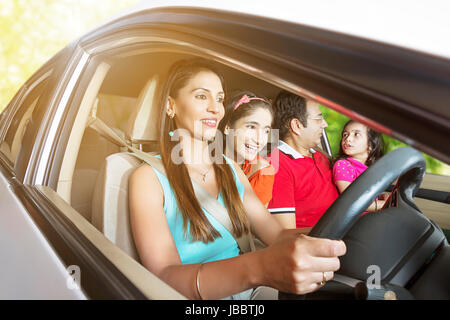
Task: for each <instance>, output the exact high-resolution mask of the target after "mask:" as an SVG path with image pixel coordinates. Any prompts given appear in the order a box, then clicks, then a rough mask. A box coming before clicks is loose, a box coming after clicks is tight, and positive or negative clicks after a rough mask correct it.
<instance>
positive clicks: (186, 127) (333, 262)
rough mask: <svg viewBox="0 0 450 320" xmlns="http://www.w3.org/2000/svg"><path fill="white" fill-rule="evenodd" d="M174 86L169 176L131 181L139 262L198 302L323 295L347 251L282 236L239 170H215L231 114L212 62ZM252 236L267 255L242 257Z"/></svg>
mask: <svg viewBox="0 0 450 320" xmlns="http://www.w3.org/2000/svg"><path fill="white" fill-rule="evenodd" d="M166 87H167V88H168V89H167V92H166V95H165V99H164V106H163V107H162V110H161V111H162V112H161V119H160V122H159V123H161V134H160V147H161V150H160V152H161V155H160V158H161V161H162V164H163V165H164V168H165V170H164V171H165V172H166V174H167V176H166V175H164V174H162V173H161V172H159V171H158V170H156V169H154V168H152V167H150V166H149V165H142V166H140V167H138V168H137V169H136V170H135V171H134V172H133V173H132V175H131V177H130V180H129V208H130V222H131V228H132V231H133V236H134V240H135V244H136V248H137V250H138V253H139V256H140V261H141V263H142V264H143V265H144V266H145V267H146V268H147V269H148V270H149V271H150V272H152V273H153V274H155V275H157V276H158V277H159V278H161V279H162V280H163V281H165V282H166V283H168V284H169V285H170V286H171V287H173V288H175V289H176V290H178V291H179V292H180V293H182V294H183V295H184V296H186V297H188V298H190V299H219V298H230V299H250V298H255V293H257V292H261V291H262V290H254V288H256V287H258V286H266V287H271V288H275V289H277V290H281V291H285V292H291V293H298V294H304V293H308V292H312V291H315V290H317V289H319V288H321V287H322V286H323V285H324V283H325V282H326V281H327V280H330V279H331V278H332V277H333V272H334V271H336V270H338V269H339V258H338V257H339V256H341V255H343V254H345V251H346V247H345V244H344V243H343V242H342V241H333V240H328V239H319V238H312V237H308V236H305V235H302V234H300V233H299V232H298V231H297V230H296V229H293V230H284V229H283V228H282V227H281V226H280V224H279V223H278V221H277V220H276V218H274V217H273V216H272V215H271V214H270V213H269V212H268V211H267V209H266V208H265V207H264V205H263V204H262V203H261V201H260V200H259V199H258V197H257V196H256V195H255V192H254V191H253V189H252V187H251V185H250V183H249V182H248V180H247V177H246V176H245V174H244V173H243V172H242V170H241V168H240V166H239V165H237V164H236V163H235V162H234V161H233V160H232V159H228V158H227V157H225V156H222V155H220V159H222V160H223V161H213V158H212V156H211V153H210V145H209V144H210V140H211V139H213V138H214V137H215V136H216V133H217V126H218V124H219V122H220V121H221V120H222V118H223V116H224V112H225V111H224V106H223V100H224V82H223V78H222V76H221V75H220V73H219V72H218V71H217V70H216V68H215V67H214V66H213V65H211V63H209V62H207V61H202V60H189V61H181V62H178V63H176V64H175V65H174V66H173V67H172V69H171V71H170V73H169V78H168V83H167V86H166ZM176 138H178V139H176ZM192 181H195V182H196V185H200V186H201V187H202V188H203V189H204V191H206V192H207V193H209V194H210V196H211V197H210V198H212V201H213V202H214V201H218V202H219V203H220V205H221V206H222V209H223V210H221V211H222V212H223V211H224V210H225V215H226V217H227V218H228V219H229V220H231V225H232V228H230V229H231V231H228V228H226V227H224V225H222V224H221V223H220V222H219V220H217V219H216V218H215V217H214V214H215V212H208V211H207V210H205V209H203V208H202V206H201V205H200V203H205V202H203V200H202V201H201V200H199V199H198V198H197V196H196V195H197V194H198V191H197V192H194V189H193V183H192ZM210 198H209V199H210ZM202 199H203V198H202ZM250 230H251V231H252V232H253V233H254V234H255V235H256V236H257V237H258V238H259V239H260V240H261V241H263V242H264V243H265V244H266V245H267V248H265V249H262V250H259V251H254V252H249V253H244V254H240V252H239V246H238V242H237V240H236V238H238V237H240V236H242V235H245V234H248V232H250ZM273 291H275V290H273ZM275 293H276V291H275ZM272 297H273V298H276V294H275V295H272ZM264 298H268V297H267V296H265V297H264Z"/></svg>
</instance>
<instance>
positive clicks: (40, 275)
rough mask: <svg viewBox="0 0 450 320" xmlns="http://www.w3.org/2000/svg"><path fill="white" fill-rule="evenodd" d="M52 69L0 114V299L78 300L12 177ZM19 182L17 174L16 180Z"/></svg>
mask: <svg viewBox="0 0 450 320" xmlns="http://www.w3.org/2000/svg"><path fill="white" fill-rule="evenodd" d="M53 72H54V65H53V64H50V65H47V66H46V67H44V68H42V69H41V70H40V71H39V72H37V74H35V75H34V76H33V77H32V79H30V80H29V81H28V82H27V83H26V84H25V85H24V86H23V88H21V89H20V90H19V93H18V94H17V96H16V98H14V99H13V100H12V103H10V104H9V106H8V108H7V109H6V110H5V111H4V112H3V113H2V115H3V116H2V118H3V119H2V132H3V135H2V138H1V140H0V141H1V149H0V205H1V210H0V254H1V257H2V272H1V274H0V282H1V283H2V286H1V288H0V299H83V298H84V294H83V292H82V291H81V290H78V289H74V288H75V287H76V282H74V281H72V280H73V279H75V277H77V275H74V277H69V273H68V270H67V266H66V265H64V264H63V263H62V261H61V260H60V258H59V257H58V255H57V254H56V253H55V251H54V249H53V248H52V246H51V244H50V243H49V242H48V241H47V239H46V237H45V236H44V235H43V234H42V232H41V230H40V229H39V228H38V227H37V226H36V224H35V223H34V221H33V219H32V218H31V217H30V214H29V208H28V207H27V203H26V202H24V201H23V200H24V198H26V191H25V187H24V185H23V184H22V181H21V179H20V178H18V172H20V171H21V168H26V167H27V165H28V161H29V156H27V152H26V150H27V149H28V148H30V147H32V146H33V145H34V143H35V142H36V141H35V140H34V139H33V137H32V136H30V135H29V134H27V132H28V133H29V132H31V131H33V130H34V129H36V128H38V127H39V126H40V125H44V123H43V122H40V121H39V120H38V119H39V111H40V108H41V107H42V105H43V104H44V103H45V102H44V101H45V97H46V93H47V92H50V91H51V87H52V73H53ZM19 176H20V174H19Z"/></svg>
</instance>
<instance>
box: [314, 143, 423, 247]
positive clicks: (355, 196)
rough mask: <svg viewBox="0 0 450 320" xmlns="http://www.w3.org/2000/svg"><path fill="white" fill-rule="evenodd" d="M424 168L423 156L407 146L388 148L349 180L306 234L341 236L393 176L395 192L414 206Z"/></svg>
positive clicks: (328, 236)
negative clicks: (348, 184) (346, 185)
mask: <svg viewBox="0 0 450 320" xmlns="http://www.w3.org/2000/svg"><path fill="white" fill-rule="evenodd" d="M425 169H426V162H425V158H424V157H423V155H422V154H421V153H420V152H419V151H417V150H415V149H413V148H411V147H403V148H398V149H395V150H393V151H391V152H389V153H388V154H386V155H385V156H384V157H382V158H381V159H379V160H378V161H377V162H376V163H375V164H373V165H372V166H370V167H369V168H368V169H367V170H366V171H364V172H363V173H362V174H361V175H360V176H359V177H358V178H357V179H356V180H355V181H354V182H352V183H351V184H350V186H349V187H348V188H347V189H346V190H345V191H344V192H343V193H342V194H341V195H340V196H339V198H337V199H336V201H334V203H333V204H332V205H331V206H330V207H329V208H328V210H327V211H326V212H325V213H324V214H323V216H322V217H321V218H320V220H319V221H318V222H317V223H316V225H315V226H314V227H313V228H312V229H311V231H310V233H309V236H312V237H318V238H327V239H333V240H341V239H343V238H344V236H345V235H346V234H347V232H348V231H349V230H350V229H351V228H352V226H353V225H354V224H355V222H356V221H357V220H358V218H359V216H360V215H361V213H362V212H364V210H366V209H367V207H368V206H369V205H370V204H371V203H372V202H373V201H374V200H375V198H376V197H377V196H378V195H379V194H380V193H381V192H383V191H384V190H386V188H387V187H388V186H389V185H390V184H391V183H393V182H394V181H395V180H396V179H397V178H399V180H398V192H399V195H400V196H401V197H402V198H403V199H404V200H405V202H407V203H408V204H409V205H411V206H413V207H414V208H416V206H415V205H414V201H413V197H414V195H415V193H416V192H417V190H418V189H419V186H420V184H421V182H422V179H423V176H424V175H425Z"/></svg>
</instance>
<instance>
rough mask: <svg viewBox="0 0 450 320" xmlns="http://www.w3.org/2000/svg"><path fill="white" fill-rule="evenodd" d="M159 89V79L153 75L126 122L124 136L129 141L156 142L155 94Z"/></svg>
mask: <svg viewBox="0 0 450 320" xmlns="http://www.w3.org/2000/svg"><path fill="white" fill-rule="evenodd" d="M159 87H160V86H159V77H158V76H157V75H154V76H153V77H152V78H150V80H148V81H147V83H146V84H145V86H144V88H143V89H142V90H141V93H140V94H139V97H138V99H137V101H136V106H135V109H134V110H133V112H132V113H131V116H130V119H129V122H128V130H127V133H126V134H127V138H129V139H131V141H142V140H144V141H156V140H158V128H159V125H158V123H157V122H158V117H159V106H158V105H157V104H158V101H157V94H156V93H157V90H158V89H159Z"/></svg>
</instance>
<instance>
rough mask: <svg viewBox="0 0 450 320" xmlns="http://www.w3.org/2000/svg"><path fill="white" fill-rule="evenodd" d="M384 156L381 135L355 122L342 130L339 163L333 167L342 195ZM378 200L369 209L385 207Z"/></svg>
mask: <svg viewBox="0 0 450 320" xmlns="http://www.w3.org/2000/svg"><path fill="white" fill-rule="evenodd" d="M383 154H384V144H383V139H382V137H381V134H380V133H378V132H376V131H374V130H372V129H370V128H369V127H367V126H365V125H363V124H362V123H359V122H356V121H354V120H350V121H348V122H347V123H346V124H345V125H344V129H343V130H342V140H341V145H340V150H339V155H338V157H337V159H338V160H337V161H336V162H335V164H334V166H333V179H334V183H335V184H336V186H337V188H338V190H339V192H340V193H342V192H344V190H345V189H347V187H348V186H349V185H350V183H352V182H353V181H354V180H355V179H356V178H357V177H358V176H359V175H360V174H362V173H363V172H364V171H365V170H366V169H367V168H368V167H369V166H370V165H372V164H373V163H374V162H375V161H377V160H378V159H379V158H381V157H382V156H383ZM384 202H385V201H384V200H381V199H378V198H377V199H376V200H375V201H374V202H373V203H372V204H371V205H370V206H369V208H368V209H367V210H368V211H369V212H376V211H378V210H380V209H381V208H382V207H383V205H384Z"/></svg>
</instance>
